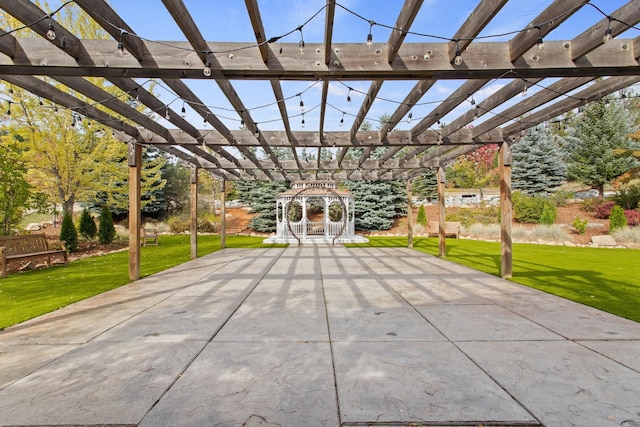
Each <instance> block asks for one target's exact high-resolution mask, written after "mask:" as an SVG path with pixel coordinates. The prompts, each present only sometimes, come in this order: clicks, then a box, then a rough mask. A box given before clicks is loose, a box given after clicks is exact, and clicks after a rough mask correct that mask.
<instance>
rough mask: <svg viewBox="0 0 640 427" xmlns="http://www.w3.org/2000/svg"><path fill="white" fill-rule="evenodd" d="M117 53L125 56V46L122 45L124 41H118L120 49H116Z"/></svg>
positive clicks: (121, 56)
mask: <svg viewBox="0 0 640 427" xmlns="http://www.w3.org/2000/svg"><path fill="white" fill-rule="evenodd" d="M116 53H117V54H118V56H119V57H120V58H123V57H124V46H123V45H122V42H118V50H117V51H116Z"/></svg>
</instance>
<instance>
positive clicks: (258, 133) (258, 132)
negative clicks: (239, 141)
mask: <svg viewBox="0 0 640 427" xmlns="http://www.w3.org/2000/svg"><path fill="white" fill-rule="evenodd" d="M255 135H256V138H260V129H258V128H256V133H255Z"/></svg>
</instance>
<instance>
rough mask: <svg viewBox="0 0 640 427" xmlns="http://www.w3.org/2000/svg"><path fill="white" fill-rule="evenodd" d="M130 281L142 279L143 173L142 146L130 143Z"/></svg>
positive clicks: (134, 142)
mask: <svg viewBox="0 0 640 427" xmlns="http://www.w3.org/2000/svg"><path fill="white" fill-rule="evenodd" d="M127 157H128V163H129V280H138V279H139V278H140V227H141V226H142V217H141V213H140V177H141V171H142V146H141V145H140V144H137V143H136V141H130V142H129V150H128V156H127Z"/></svg>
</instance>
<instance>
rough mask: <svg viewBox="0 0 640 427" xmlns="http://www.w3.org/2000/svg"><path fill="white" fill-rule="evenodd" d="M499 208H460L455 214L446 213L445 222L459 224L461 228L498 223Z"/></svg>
mask: <svg viewBox="0 0 640 427" xmlns="http://www.w3.org/2000/svg"><path fill="white" fill-rule="evenodd" d="M499 218H500V208H499V207H497V206H485V207H483V208H462V209H460V210H458V212H455V213H453V212H452V213H448V214H447V217H446V220H447V221H453V222H460V223H461V224H462V226H463V227H469V226H470V225H471V224H475V223H480V224H495V223H498V222H500V219H499Z"/></svg>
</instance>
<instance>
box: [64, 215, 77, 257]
mask: <svg viewBox="0 0 640 427" xmlns="http://www.w3.org/2000/svg"><path fill="white" fill-rule="evenodd" d="M60 240H63V241H64V242H66V244H67V250H68V251H69V252H75V251H77V250H78V231H77V230H76V226H75V224H74V223H73V218H71V214H70V213H69V212H67V213H65V214H64V216H63V217H62V225H61V226H60Z"/></svg>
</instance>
